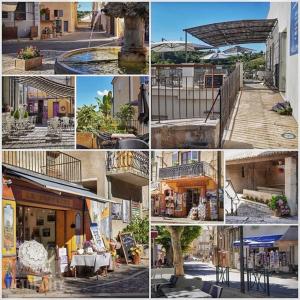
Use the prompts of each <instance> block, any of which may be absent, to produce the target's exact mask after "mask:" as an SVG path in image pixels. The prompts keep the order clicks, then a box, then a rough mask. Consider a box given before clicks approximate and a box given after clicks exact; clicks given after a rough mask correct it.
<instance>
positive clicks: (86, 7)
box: [78, 2, 92, 11]
mask: <svg viewBox="0 0 300 300" xmlns="http://www.w3.org/2000/svg"><path fill="white" fill-rule="evenodd" d="M78 4H79V8H78V10H79V11H92V2H78Z"/></svg>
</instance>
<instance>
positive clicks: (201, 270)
mask: <svg viewBox="0 0 300 300" xmlns="http://www.w3.org/2000/svg"><path fill="white" fill-rule="evenodd" d="M184 269H185V274H186V277H201V278H202V280H204V281H211V282H215V281H216V268H215V267H214V266H213V265H212V264H210V263H202V262H201V263H200V262H186V263H185V267H184ZM246 280H247V278H246V275H245V284H246V282H247V281H246ZM229 281H230V286H229V288H228V287H227V286H225V285H222V286H223V293H222V298H223V297H224V298H231V297H234V298H236V297H238V298H241V297H243V298H244V297H247V298H250V297H255V298H265V297H267V295H266V294H263V293H262V292H257V291H255V290H251V291H247V288H246V293H245V294H241V293H240V291H239V289H240V272H239V270H236V269H230V272H229ZM270 297H276V298H297V297H298V278H297V277H296V275H293V274H272V275H271V276H270Z"/></svg>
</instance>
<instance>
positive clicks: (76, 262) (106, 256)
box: [70, 252, 112, 277]
mask: <svg viewBox="0 0 300 300" xmlns="http://www.w3.org/2000/svg"><path fill="white" fill-rule="evenodd" d="M80 266H84V267H92V268H94V272H95V273H96V272H97V271H98V270H99V269H100V268H101V267H107V268H108V269H112V259H111V254H110V253H109V252H103V253H94V254H76V255H73V257H72V261H71V264H70V267H71V268H74V269H75V277H76V276H77V270H76V267H80Z"/></svg>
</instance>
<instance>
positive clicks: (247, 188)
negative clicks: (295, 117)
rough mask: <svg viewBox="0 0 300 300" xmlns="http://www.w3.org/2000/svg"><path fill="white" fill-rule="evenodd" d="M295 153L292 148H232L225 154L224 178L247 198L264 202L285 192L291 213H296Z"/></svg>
mask: <svg viewBox="0 0 300 300" xmlns="http://www.w3.org/2000/svg"><path fill="white" fill-rule="evenodd" d="M297 169H298V153H297V152H295V151H255V150H252V151H246V152H245V151H244V152H240V151H238V152H235V151H232V152H231V153H229V154H228V155H227V157H226V180H230V181H231V183H232V185H233V187H234V189H235V191H236V192H237V193H238V194H243V195H244V196H245V197H247V199H250V200H254V201H259V202H262V203H266V204H267V202H268V201H269V200H270V199H271V198H272V195H285V196H286V197H287V202H288V205H289V207H290V210H291V215H292V216H295V215H297V214H298V191H297V184H298V182H297V180H298V179H297V176H298V172H297Z"/></svg>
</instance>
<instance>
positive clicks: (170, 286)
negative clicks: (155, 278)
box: [157, 275, 178, 296]
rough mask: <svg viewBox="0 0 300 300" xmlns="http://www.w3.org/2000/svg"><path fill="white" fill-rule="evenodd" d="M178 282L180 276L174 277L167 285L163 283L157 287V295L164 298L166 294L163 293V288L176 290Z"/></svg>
mask: <svg viewBox="0 0 300 300" xmlns="http://www.w3.org/2000/svg"><path fill="white" fill-rule="evenodd" d="M177 280H178V276H176V275H172V276H171V277H170V279H169V281H168V282H167V283H162V284H159V285H157V294H158V295H160V296H162V295H164V293H163V292H162V289H163V288H174V287H175V286H176V283H177Z"/></svg>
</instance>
